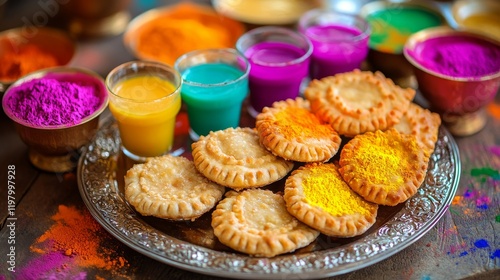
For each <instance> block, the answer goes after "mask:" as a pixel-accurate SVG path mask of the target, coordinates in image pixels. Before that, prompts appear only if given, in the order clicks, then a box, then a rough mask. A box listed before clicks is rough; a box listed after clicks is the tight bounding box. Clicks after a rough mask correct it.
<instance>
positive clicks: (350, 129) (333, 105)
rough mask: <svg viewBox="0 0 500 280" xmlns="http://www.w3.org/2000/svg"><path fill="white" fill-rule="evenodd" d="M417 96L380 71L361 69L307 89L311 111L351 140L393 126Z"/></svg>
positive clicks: (325, 80) (313, 82)
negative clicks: (359, 135)
mask: <svg viewBox="0 0 500 280" xmlns="http://www.w3.org/2000/svg"><path fill="white" fill-rule="evenodd" d="M414 96H415V90H413V89H411V88H407V89H403V88H401V87H399V86H397V85H395V84H394V83H393V82H392V80H391V79H388V78H386V77H385V76H384V75H383V74H382V73H380V72H375V73H373V72H369V71H360V70H357V69H356V70H354V71H351V72H346V73H341V74H337V75H335V76H330V77H325V78H323V79H321V80H313V81H312V82H311V83H309V85H308V87H307V88H306V90H305V97H306V99H307V100H309V101H310V103H311V111H312V112H314V113H315V114H316V115H318V117H319V118H320V119H321V120H323V121H325V122H327V123H330V124H331V125H332V127H333V129H335V130H336V131H337V132H338V133H339V134H341V135H345V136H348V137H353V136H355V135H358V134H362V133H365V132H368V131H372V132H373V131H376V130H385V129H388V128H390V127H392V126H393V125H395V124H396V123H398V122H399V121H400V119H401V118H402V116H403V113H404V112H405V111H406V110H407V109H408V106H409V104H410V101H411V100H412V99H413V97H414Z"/></svg>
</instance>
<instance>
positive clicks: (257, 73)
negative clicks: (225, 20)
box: [236, 26, 313, 117]
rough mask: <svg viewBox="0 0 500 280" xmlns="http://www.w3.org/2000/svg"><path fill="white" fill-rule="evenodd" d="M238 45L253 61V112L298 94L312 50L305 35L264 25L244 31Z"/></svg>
mask: <svg viewBox="0 0 500 280" xmlns="http://www.w3.org/2000/svg"><path fill="white" fill-rule="evenodd" d="M236 49H238V51H240V52H241V53H243V54H244V55H245V57H246V58H247V59H248V61H249V62H250V64H251V70H250V76H249V87H250V106H249V107H248V112H249V113H250V115H252V116H253V117H256V116H257V114H259V113H260V112H261V111H262V109H263V108H264V107H270V106H272V104H273V103H274V102H275V101H279V100H285V99H288V98H292V99H294V98H296V97H297V96H298V95H299V93H300V87H301V84H302V82H303V81H304V79H305V78H307V77H308V73H309V62H310V58H311V54H312V50H313V46H312V43H311V41H310V40H309V39H308V38H307V37H306V36H304V35H303V34H301V33H299V32H296V31H293V30H291V29H287V28H283V27H276V26H263V27H258V28H255V29H252V30H250V31H248V32H247V33H245V34H243V35H242V36H241V37H240V38H239V39H238V41H237V42H236Z"/></svg>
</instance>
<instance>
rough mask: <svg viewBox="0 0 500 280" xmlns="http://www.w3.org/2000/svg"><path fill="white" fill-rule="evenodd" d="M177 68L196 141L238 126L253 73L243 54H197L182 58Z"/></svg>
mask: <svg viewBox="0 0 500 280" xmlns="http://www.w3.org/2000/svg"><path fill="white" fill-rule="evenodd" d="M174 67H175V69H176V70H177V71H178V72H179V73H180V74H181V76H182V80H183V86H182V89H181V97H182V100H183V102H184V103H185V104H186V107H187V113H188V118H189V124H190V129H189V135H190V137H191V139H192V140H193V141H196V140H198V139H199V137H200V136H201V135H207V134H208V133H210V131H217V130H223V129H226V128H229V127H237V126H238V125H239V123H240V115H241V106H242V104H243V100H244V99H245V98H246V96H247V94H248V74H249V72H250V64H249V62H248V60H247V59H246V58H245V57H244V56H243V55H242V54H240V53H239V52H238V51H237V50H235V49H206V50H197V51H192V52H189V53H186V54H184V55H182V56H180V57H179V58H178V59H177V60H176V62H175V64H174Z"/></svg>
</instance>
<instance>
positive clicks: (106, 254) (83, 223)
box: [22, 205, 129, 279]
mask: <svg viewBox="0 0 500 280" xmlns="http://www.w3.org/2000/svg"><path fill="white" fill-rule="evenodd" d="M51 219H52V220H54V221H55V224H54V225H53V226H52V227H50V228H49V229H48V230H47V231H46V232H45V233H44V234H42V235H41V236H40V237H39V238H38V239H37V240H36V241H35V243H34V244H33V245H32V246H31V247H30V249H31V251H33V252H36V253H40V254H43V256H44V258H43V259H42V260H35V261H33V262H31V263H30V265H29V266H28V267H27V268H24V269H23V270H22V272H23V273H24V274H22V275H24V276H26V278H28V279H30V278H29V277H28V276H29V275H31V273H33V272H35V271H39V272H41V271H46V272H47V273H56V272H61V271H62V270H68V271H71V269H72V267H74V266H75V265H76V266H78V267H86V268H90V267H95V268H98V269H104V270H108V271H110V272H111V273H114V274H120V273H121V271H123V270H124V269H126V268H127V267H129V263H128V261H127V260H126V259H124V258H123V257H121V256H117V253H116V251H115V250H113V249H112V248H109V245H107V241H109V240H107V239H106V235H105V233H104V232H103V229H102V227H101V226H100V225H99V224H98V223H97V222H96V221H95V220H94V219H93V218H92V216H91V215H90V213H88V211H85V212H84V211H80V210H78V209H76V208H75V207H68V206H64V205H60V206H59V208H58V212H57V213H56V214H55V215H54V216H52V217H51Z"/></svg>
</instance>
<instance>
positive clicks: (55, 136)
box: [2, 67, 108, 172]
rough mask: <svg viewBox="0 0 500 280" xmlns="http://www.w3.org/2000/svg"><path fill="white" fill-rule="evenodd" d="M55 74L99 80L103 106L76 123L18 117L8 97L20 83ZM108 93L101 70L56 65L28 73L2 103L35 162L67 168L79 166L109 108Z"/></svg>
mask: <svg viewBox="0 0 500 280" xmlns="http://www.w3.org/2000/svg"><path fill="white" fill-rule="evenodd" d="M48 77H50V78H55V79H58V80H61V81H72V82H78V81H81V80H82V79H84V80H85V81H89V82H92V83H95V85H96V87H97V88H98V91H99V92H98V94H99V96H100V97H101V101H102V102H101V104H100V106H99V107H98V108H97V109H96V110H95V111H94V112H93V113H92V114H91V115H89V116H87V117H85V118H84V119H82V120H81V121H80V122H79V123H78V124H74V125H58V126H43V127H41V126H34V125H32V124H30V123H27V122H26V121H25V120H22V119H20V118H18V117H16V116H15V115H14V114H13V113H12V112H11V111H10V109H9V108H8V106H7V99H8V98H9V96H10V95H12V94H15V90H16V87H17V86H20V85H22V84H24V83H26V82H28V81H30V80H32V79H40V78H48ZM107 105H108V94H107V91H106V87H105V85H104V79H103V78H102V77H100V76H99V75H98V74H96V73H94V72H92V71H90V70H86V69H80V68H72V67H55V68H48V69H44V70H39V71H36V72H33V73H32V74H30V75H27V76H24V77H23V78H21V79H19V80H18V81H16V82H15V83H13V84H12V85H11V86H10V87H9V89H8V90H7V91H6V92H5V94H4V96H3V99H2V107H3V110H4V112H5V114H6V115H7V116H8V117H9V118H10V119H11V120H13V121H14V124H15V127H16V131H17V133H18V134H19V137H20V138H21V140H22V141H23V142H24V143H25V144H26V145H27V146H28V149H29V152H28V153H29V158H30V161H31V163H32V164H33V165H34V166H35V167H37V168H39V169H41V170H44V171H49V172H66V171H70V170H72V169H73V168H75V167H76V164H77V159H78V156H79V153H80V151H79V150H80V149H81V148H82V147H83V146H84V145H86V144H87V143H88V142H89V141H90V139H91V138H92V137H93V136H94V135H95V133H96V131H97V129H98V124H99V116H100V115H101V113H102V112H103V111H104V110H105V109H106V108H107Z"/></svg>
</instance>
